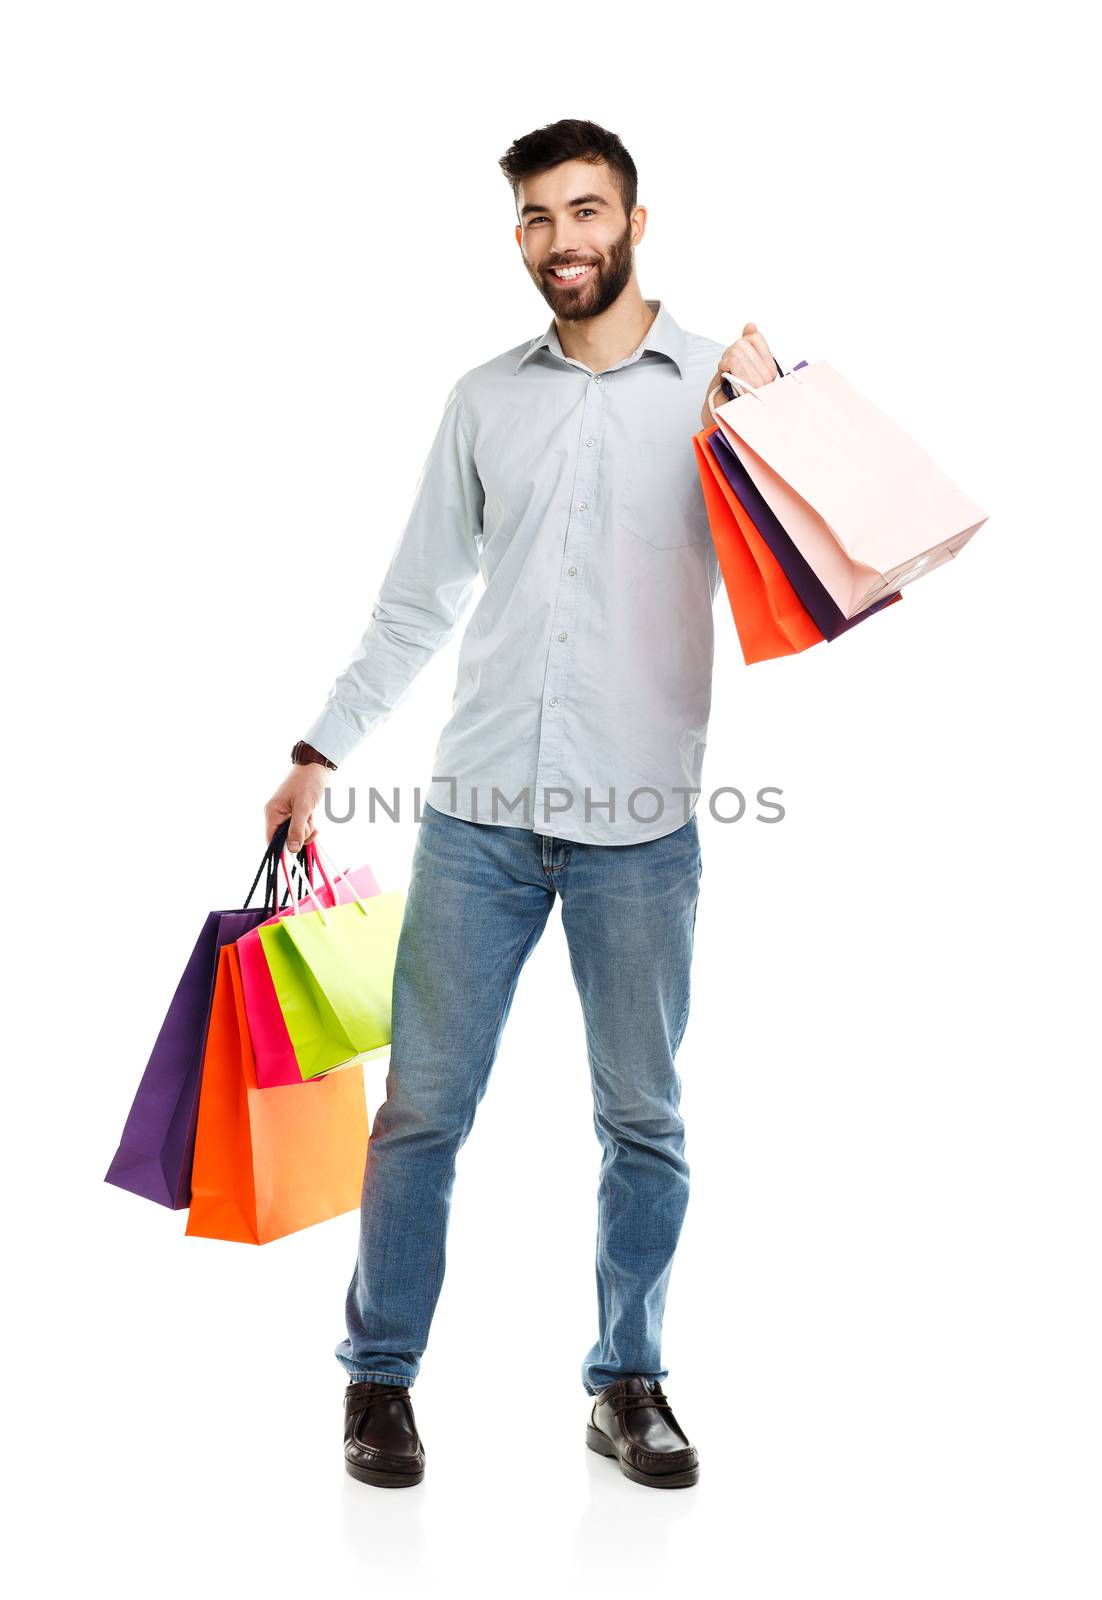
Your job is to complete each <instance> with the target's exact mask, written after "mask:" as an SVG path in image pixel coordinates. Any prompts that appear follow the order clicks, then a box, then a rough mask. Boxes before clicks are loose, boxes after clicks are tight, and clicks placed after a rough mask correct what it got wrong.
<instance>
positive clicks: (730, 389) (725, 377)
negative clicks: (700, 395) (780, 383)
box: [708, 361, 807, 417]
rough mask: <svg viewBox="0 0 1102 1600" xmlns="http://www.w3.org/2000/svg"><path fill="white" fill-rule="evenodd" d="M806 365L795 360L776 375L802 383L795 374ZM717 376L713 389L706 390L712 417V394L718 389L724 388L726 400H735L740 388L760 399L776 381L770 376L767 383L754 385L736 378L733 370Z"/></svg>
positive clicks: (713, 413) (713, 402) (717, 391)
mask: <svg viewBox="0 0 1102 1600" xmlns="http://www.w3.org/2000/svg"><path fill="white" fill-rule="evenodd" d="M806 366H807V362H806V361H797V363H796V365H795V366H794V367H792V368H791V369H790V370H789V371H788V372H785V371H784V369H783V368H782V369H781V371H780V372H779V373H778V375H777V376H778V377H781V378H791V379H792V381H793V382H794V383H802V382H803V379H802V378H798V377H797V376H796V374H797V372H798V371H799V370H800V368H801V367H806ZM719 376H720V380H721V381H720V382H719V383H717V384H716V385H715V387H714V388H713V389H709V391H708V410H709V411H710V412H711V414H712V416H713V417H714V416H715V414H716V407H715V401H714V400H713V398H712V397H713V395H716V394H718V393H719V391H720V389H723V390H724V392H725V393H726V395H727V399H728V400H737V399H738V392H737V391H738V390H739V389H741V390H742V391H743V393H745V394H752V395H753V396H754V399H755V400H760V399H761V397H762V395H763V394H764V392H765V390H766V389H771V388H772V387H773V384H774V383H775V382H776V381H777V380H776V378H772V379H770V381H769V382H768V383H760V384H758V385H757V386H756V387H755V385H754V384H752V383H747V381H746V379H745V378H736V377H735V374H734V373H733V372H721V373H720V375H719Z"/></svg>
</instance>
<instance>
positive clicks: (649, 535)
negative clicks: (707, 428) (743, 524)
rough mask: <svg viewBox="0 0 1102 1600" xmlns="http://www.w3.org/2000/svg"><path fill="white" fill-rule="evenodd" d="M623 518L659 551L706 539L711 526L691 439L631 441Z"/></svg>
mask: <svg viewBox="0 0 1102 1600" xmlns="http://www.w3.org/2000/svg"><path fill="white" fill-rule="evenodd" d="M618 522H619V526H620V527H621V528H623V529H624V531H625V532H626V533H630V534H631V536H632V538H634V539H638V540H640V541H641V543H643V544H647V545H650V546H651V548H652V549H655V550H677V549H680V548H682V547H683V546H685V545H692V544H705V543H707V541H708V540H709V539H710V537H711V529H710V528H709V526H708V513H707V510H706V508H705V505H704V491H703V489H702V488H701V487H700V475H699V473H698V472H697V468H696V460H695V457H694V453H693V445H692V440H691V439H689V438H686V439H685V440H684V441H675V440H663V441H662V442H661V443H655V442H653V441H650V440H647V441H642V440H640V441H633V442H632V443H631V445H630V446H629V447H628V456H627V461H626V464H625V468H624V478H623V482H622V485H621V488H620V511H619V517H618Z"/></svg>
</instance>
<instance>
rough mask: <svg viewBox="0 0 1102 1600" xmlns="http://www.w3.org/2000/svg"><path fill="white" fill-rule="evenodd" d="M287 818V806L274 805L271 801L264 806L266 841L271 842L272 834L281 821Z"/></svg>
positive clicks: (266, 842)
mask: <svg viewBox="0 0 1102 1600" xmlns="http://www.w3.org/2000/svg"><path fill="white" fill-rule="evenodd" d="M286 820H287V807H286V806H283V805H273V804H272V802H271V801H269V802H268V804H267V805H266V806H265V807H264V843H265V844H271V842H272V836H273V835H274V833H275V831H276V829H277V828H278V827H279V825H280V823H281V822H285V821H286Z"/></svg>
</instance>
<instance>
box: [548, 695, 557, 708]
mask: <svg viewBox="0 0 1102 1600" xmlns="http://www.w3.org/2000/svg"><path fill="white" fill-rule="evenodd" d="M558 703H559V697H558V695H557V694H553V695H552V696H551V698H550V700H549V701H548V702H547V704H548V705H549V706H557V705H558Z"/></svg>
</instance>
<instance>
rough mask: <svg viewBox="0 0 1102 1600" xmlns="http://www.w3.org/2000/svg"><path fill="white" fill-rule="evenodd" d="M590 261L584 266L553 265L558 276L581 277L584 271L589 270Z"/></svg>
mask: <svg viewBox="0 0 1102 1600" xmlns="http://www.w3.org/2000/svg"><path fill="white" fill-rule="evenodd" d="M589 265H590V264H589V262H587V263H586V264H585V266H584V267H553V268H552V269H551V270H552V271H553V272H554V274H555V276H556V278H579V277H581V275H582V273H583V272H588V271H589Z"/></svg>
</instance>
